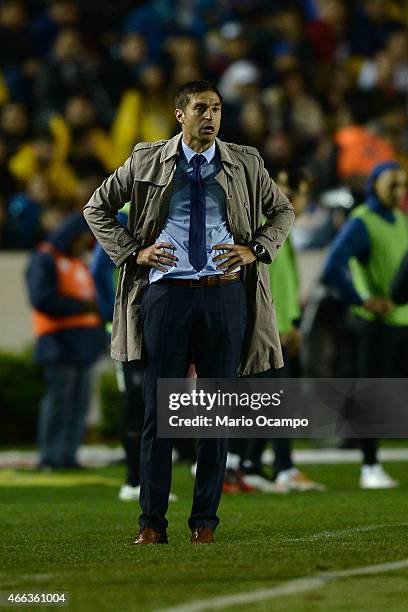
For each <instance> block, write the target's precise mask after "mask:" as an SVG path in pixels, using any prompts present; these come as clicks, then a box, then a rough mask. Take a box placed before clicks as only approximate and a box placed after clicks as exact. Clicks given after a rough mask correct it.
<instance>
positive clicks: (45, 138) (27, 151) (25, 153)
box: [9, 129, 76, 201]
mask: <svg viewBox="0 0 408 612" xmlns="http://www.w3.org/2000/svg"><path fill="white" fill-rule="evenodd" d="M9 168H10V171H11V173H12V175H13V176H14V177H15V179H16V180H18V181H20V182H21V184H22V185H24V186H26V185H27V183H28V181H29V180H30V179H31V178H32V177H33V176H35V175H37V174H41V175H42V176H44V177H45V179H46V180H47V181H48V182H49V184H50V185H51V188H52V191H53V194H54V197H55V198H56V199H57V200H58V201H59V200H62V201H68V200H70V199H71V198H72V197H73V196H74V194H75V188H76V176H75V173H74V171H73V169H72V168H71V167H70V166H69V165H68V164H67V163H65V162H64V161H61V159H59V158H58V154H57V149H56V144H55V140H54V137H53V135H52V134H51V133H50V131H49V130H47V129H46V130H41V131H39V132H38V133H37V134H36V136H35V137H34V139H33V141H32V142H29V143H27V144H25V145H24V146H22V147H21V148H20V149H19V150H18V151H17V153H16V154H15V155H13V157H12V158H11V159H10V162H9Z"/></svg>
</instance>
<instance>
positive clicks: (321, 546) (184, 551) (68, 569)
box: [0, 463, 408, 612]
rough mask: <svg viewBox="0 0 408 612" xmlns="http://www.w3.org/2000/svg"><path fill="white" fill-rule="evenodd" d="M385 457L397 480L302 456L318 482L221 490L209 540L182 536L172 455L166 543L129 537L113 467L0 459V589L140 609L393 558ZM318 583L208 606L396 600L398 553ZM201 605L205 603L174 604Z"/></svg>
mask: <svg viewBox="0 0 408 612" xmlns="http://www.w3.org/2000/svg"><path fill="white" fill-rule="evenodd" d="M386 467H387V466H386ZM388 468H389V470H390V472H391V473H392V475H393V476H395V477H396V478H399V479H400V481H401V487H400V488H399V489H396V490H390V491H360V490H359V489H358V486H357V480H358V466H357V465H339V466H309V467H308V470H307V471H308V474H310V475H311V476H312V477H315V478H316V479H319V480H320V481H322V482H325V483H326V484H327V485H328V492H327V493H323V494H322V493H291V494H288V495H266V494H260V493H259V494H246V495H239V496H232V495H230V496H224V498H223V500H222V504H221V508H220V516H221V519H222V522H221V524H220V527H219V529H218V531H217V543H216V545H214V546H191V545H190V544H189V531H188V528H187V526H186V518H187V516H188V511H189V509H190V503H191V490H192V479H191V478H190V477H189V474H188V469H187V467H184V466H177V467H176V468H175V477H174V485H173V490H174V492H175V493H177V494H178V495H179V497H180V499H179V501H178V502H177V503H174V504H171V507H170V510H169V513H168V518H169V523H170V526H169V532H168V533H169V540H170V545H169V546H150V547H140V548H139V547H135V546H132V545H131V541H132V538H134V536H135V534H136V533H137V531H138V528H137V516H138V512H139V509H138V505H137V504H134V503H122V502H119V501H117V491H118V487H119V485H120V484H121V477H122V473H123V468H122V467H120V466H114V467H109V468H103V469H96V470H86V471H84V472H83V473H82V472H81V473H80V474H76V473H74V472H70V473H66V474H63V475H54V474H50V475H43V474H35V473H30V472H29V471H24V470H16V471H11V470H1V471H0V496H1V504H0V537H1V569H0V583H1V586H0V589H1V590H2V591H14V592H17V591H18V592H38V591H66V592H68V593H69V595H70V603H69V609H70V610H71V609H72V610H81V611H82V610H84V611H87V610H96V611H105V610H106V611H107V610H112V611H128V610H129V611H133V610H141V611H149V610H162V609H165V608H168V607H175V606H181V605H187V604H190V603H192V602H196V601H197V600H211V599H213V598H218V597H220V596H228V595H231V594H237V593H238V594H245V593H253V592H254V591H259V590H261V589H271V590H272V589H274V588H275V587H279V586H280V585H284V584H286V583H288V581H293V580H295V579H299V578H302V579H303V578H308V577H316V576H320V575H321V574H322V573H323V574H324V573H327V572H329V573H333V572H341V571H342V570H349V569H351V568H361V567H364V566H368V565H375V564H382V563H389V562H393V561H400V560H405V559H408V537H407V536H408V512H407V502H408V496H407V492H408V477H407V466H406V464H405V463H393V464H390V465H389V466H388ZM376 571H377V570H376ZM320 582H321V584H320ZM320 582H319V583H318V584H317V585H316V584H314V583H313V582H311V581H306V587H304V581H303V582H299V583H290V584H289V591H290V592H292V594H281V595H279V592H278V593H276V592H272V591H268V593H267V594H264V596H263V599H261V600H259V601H248V602H247V603H243V604H238V603H235V604H233V605H229V604H230V603H231V602H227V603H224V604H223V603H222V602H219V603H218V607H217V609H225V610H251V612H257V611H261V610H290V611H297V610H301V611H303V610H305V611H306V610H308V611H309V610H310V611H312V610H313V611H315V610H316V611H319V612H320V611H321V612H323V611H327V610H347V611H351V612H354V611H360V610H370V611H377V610H378V611H380V610H381V611H383V610H386V609H387V610H389V611H394V610H401V611H402V610H404V611H405V610H407V609H408V564H406V566H405V568H400V569H396V570H394V571H388V572H385V571H384V572H381V573H374V574H367V575H357V576H350V577H349V576H347V575H346V576H344V575H342V574H340V575H336V574H334V575H332V577H331V579H324V580H322V581H320ZM302 585H303V587H304V588H302ZM211 605H212V606H213V608H214V605H216V602H213V603H212V604H211V601H208V602H207V603H206V604H205V605H204V604H203V605H202V606H201V607H200V606H196V607H195V608H193V607H186V608H185V610H186V611H187V610H191V612H193V610H197V611H198V610H204V609H207V608H208V609H213V608H211ZM205 606H207V607H205ZM3 609H6V608H3ZM10 609H12V608H10ZM13 609H15V607H14V608H13ZM37 609H38V607H37ZM47 609H49V608H47Z"/></svg>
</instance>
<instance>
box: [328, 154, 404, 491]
mask: <svg viewBox="0 0 408 612" xmlns="http://www.w3.org/2000/svg"><path fill="white" fill-rule="evenodd" d="M406 192H407V175H406V172H405V170H403V168H401V166H400V165H399V164H398V163H397V162H395V161H386V162H383V163H381V164H378V165H377V166H376V167H375V168H374V169H373V171H372V173H371V174H370V176H369V179H368V182H367V186H366V201H365V203H364V204H361V205H360V206H357V208H356V209H355V210H354V211H353V212H352V213H351V215H350V217H349V219H348V220H347V222H346V223H345V224H344V226H343V227H342V229H341V231H340V233H339V234H338V236H337V238H336V239H335V241H334V243H333V245H332V248H331V250H330V253H329V256H328V259H327V261H326V263H325V267H324V271H323V278H324V281H325V282H326V283H327V284H329V285H331V286H333V287H335V288H336V289H337V290H338V292H339V295H340V297H341V298H342V299H343V300H344V301H345V302H347V303H348V304H349V305H350V306H351V310H352V312H353V313H354V315H355V320H354V326H355V332H356V353H357V354H356V357H357V364H356V365H357V375H358V376H359V377H361V378H393V377H397V378H399V377H401V378H405V377H407V376H408V305H407V304H402V305H398V304H395V303H394V302H393V299H392V298H393V295H392V288H393V282H394V279H395V278H396V276H397V273H398V271H399V270H400V268H401V264H402V261H403V258H404V256H405V253H406V252H407V250H408V221H407V217H406V215H405V214H404V213H403V212H402V211H401V210H400V209H399V206H400V205H401V202H402V201H403V199H404V197H405V195H406ZM361 447H362V451H363V460H364V463H363V466H362V469H361V476H360V486H361V487H362V488H364V489H383V488H391V487H395V486H397V485H398V482H397V481H396V480H394V479H393V478H391V477H390V476H389V474H387V472H386V471H385V470H384V468H383V467H382V466H381V464H379V463H378V440H377V439H375V438H366V439H364V440H361Z"/></svg>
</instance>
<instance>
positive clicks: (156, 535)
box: [133, 527, 168, 544]
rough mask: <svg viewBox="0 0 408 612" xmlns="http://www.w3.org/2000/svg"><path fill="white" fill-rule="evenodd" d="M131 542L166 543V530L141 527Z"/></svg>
mask: <svg viewBox="0 0 408 612" xmlns="http://www.w3.org/2000/svg"><path fill="white" fill-rule="evenodd" d="M133 544H168V540H167V533H166V531H156V530H155V529H151V528H150V527H145V528H144V529H142V530H141V531H140V533H139V535H138V536H137V538H136V540H135V541H134V542H133Z"/></svg>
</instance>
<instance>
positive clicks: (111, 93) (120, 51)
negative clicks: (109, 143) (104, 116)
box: [101, 32, 147, 120]
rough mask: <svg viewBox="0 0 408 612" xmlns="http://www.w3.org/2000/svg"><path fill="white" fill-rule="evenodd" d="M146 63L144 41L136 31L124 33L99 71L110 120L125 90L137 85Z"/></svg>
mask: <svg viewBox="0 0 408 612" xmlns="http://www.w3.org/2000/svg"><path fill="white" fill-rule="evenodd" d="M146 63H147V47H146V43H145V40H144V38H143V36H142V35H141V34H139V33H137V32H129V33H127V34H125V35H124V36H123V37H122V38H121V40H120V41H119V44H118V45H117V46H114V47H113V48H112V49H111V57H110V58H109V60H108V61H107V62H106V63H105V64H104V66H103V70H102V71H101V80H102V83H103V87H104V90H105V92H106V96H107V99H108V100H109V105H110V120H112V118H113V116H114V113H115V110H116V108H117V106H118V104H119V103H120V99H121V97H122V95H123V93H124V92H125V90H126V89H128V88H129V87H137V86H138V84H139V77H140V72H141V70H142V69H143V67H144V66H145V65H146Z"/></svg>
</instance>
